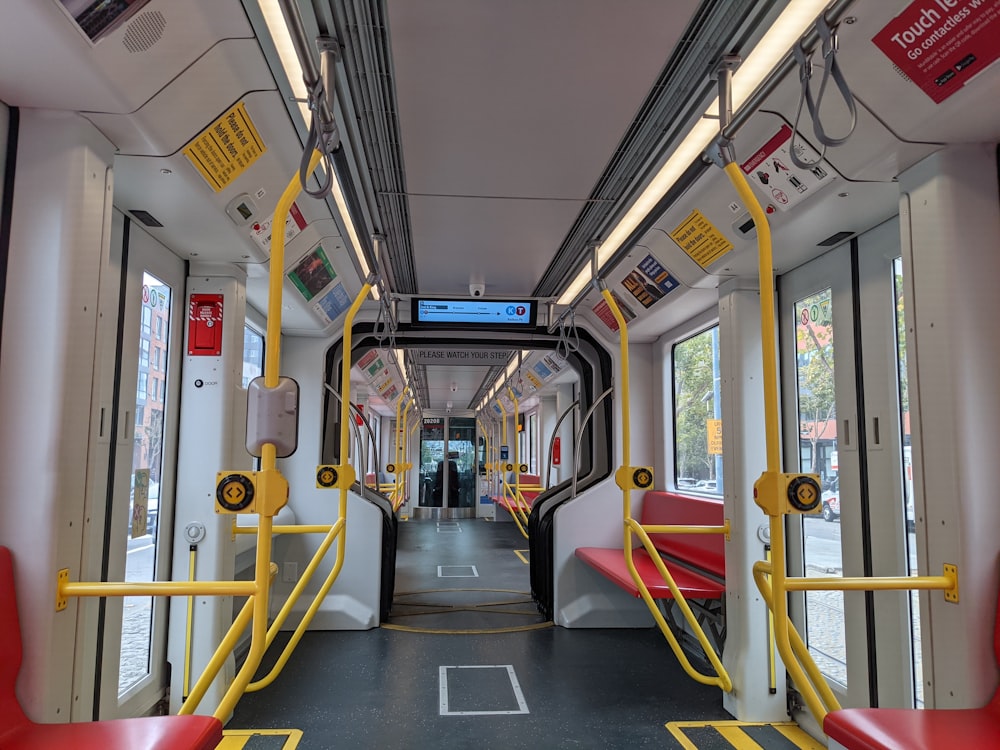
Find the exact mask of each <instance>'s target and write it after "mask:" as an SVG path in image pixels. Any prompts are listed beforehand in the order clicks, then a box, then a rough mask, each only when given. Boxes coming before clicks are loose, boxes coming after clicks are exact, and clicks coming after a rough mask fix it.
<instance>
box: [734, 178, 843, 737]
mask: <svg viewBox="0 0 1000 750" xmlns="http://www.w3.org/2000/svg"><path fill="white" fill-rule="evenodd" d="M724 169H725V172H726V175H727V176H728V177H729V180H730V181H731V182H732V184H733V187H734V188H735V189H736V192H737V193H738V194H739V197H740V200H741V201H742V202H743V205H744V206H746V208H747V210H748V211H749V212H750V216H751V218H752V219H753V223H754V228H755V229H756V230H757V249H758V269H757V272H758V276H759V279H760V328H761V355H762V357H763V360H764V361H763V370H764V378H763V380H764V441H765V443H764V444H765V450H766V455H767V471H768V472H769V473H778V472H780V471H781V453H780V446H779V442H778V439H779V432H778V422H779V412H778V363H777V345H776V344H775V335H774V327H775V312H774V307H775V305H774V263H773V259H772V251H771V226H770V224H769V223H768V221H767V214H765V213H764V209H763V208H761V205H760V202H759V201H758V200H757V197H756V196H755V195H754V194H753V190H752V189H751V187H750V185H749V184H748V183H747V181H746V177H744V176H743V172H742V170H740V168H739V166H738V165H737V164H736V163H735V162H729V163H728V164H726V166H725V168H724ZM784 518H785V517H784V515H782V514H777V515H773V516H771V517H770V529H771V559H772V560H773V563H772V564H771V571H770V572H771V586H772V591H773V596H772V608H773V612H774V640H775V644H776V645H777V647H778V653H779V654H781V658H782V660H783V661H784V662H785V668H786V669H787V670H788V671H789V673H790V674H791V676H792V680H793V681H794V682H795V684H796V685H797V686H798V687H799V689H800V691H801V692H802V697H803V699H804V700H805V701H806V704H807V705H808V706H809V710H810V711H812V713H813V716H815V717H816V719H817V721H819V722H820V725H822V723H823V718H824V717H825V716H826V714H827V709H826V708H825V707H824V706H823V703H822V701H821V700H820V698H819V696H818V695H817V694H816V690H815V688H816V687H818V686H813V685H812V683H811V682H810V681H809V680H808V678H807V677H806V674H805V672H804V671H803V669H802V665H801V664H800V663H799V661H798V659H796V658H795V655H794V654H793V653H792V649H791V645H790V641H789V638H790V635H789V620H788V600H787V598H786V590H785V578H786V577H787V572H786V571H785V562H786V552H785V525H784ZM824 686H825V682H824ZM810 688H812V689H810Z"/></svg>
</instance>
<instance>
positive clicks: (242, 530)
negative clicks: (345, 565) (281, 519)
mask: <svg viewBox="0 0 1000 750" xmlns="http://www.w3.org/2000/svg"><path fill="white" fill-rule="evenodd" d="M331 528H333V526H332V525H331V524H328V523H325V524H302V525H301V526H284V525H281V526H272V527H271V533H272V534H325V533H327V532H328V531H329V530H330V529H331ZM234 533H236V534H256V533H257V527H256V526H237V527H236V528H235V529H234Z"/></svg>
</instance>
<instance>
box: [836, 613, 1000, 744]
mask: <svg viewBox="0 0 1000 750" xmlns="http://www.w3.org/2000/svg"><path fill="white" fill-rule="evenodd" d="M993 651H994V656H995V657H996V660H997V665H1000V600H998V602H997V618H996V623H995V624H994V626H993ZM823 731H824V732H826V734H827V735H828V736H829V737H830V739H832V740H836V741H837V742H839V743H840V744H841V745H843V746H844V747H846V748H848V750H896V748H906V750H936V749H937V748H944V747H961V748H969V750H972V749H973V748H976V750H978V749H979V748H1000V687H998V688H997V691H996V693H995V694H994V695H993V700H991V701H990V702H989V703H988V704H986V705H985V706H984V707H983V708H952V709H949V708H922V709H914V708H910V709H907V708H845V709H842V710H840V711H832V712H830V713H829V714H827V715H826V719H824V721H823Z"/></svg>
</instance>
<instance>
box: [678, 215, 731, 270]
mask: <svg viewBox="0 0 1000 750" xmlns="http://www.w3.org/2000/svg"><path fill="white" fill-rule="evenodd" d="M670 239H672V240H673V241H674V242H676V243H677V246H678V247H680V249H681V250H683V251H684V252H685V253H687V254H688V255H689V256H691V260H693V261H694V262H695V263H697V264H698V265H699V266H701V267H702V268H706V269H707V268H708V267H709V266H710V265H712V264H713V263H714V262H715V261H717V260H718V259H719V258H721V257H722V256H723V255H725V254H726V253H728V252H729V251H730V250H732V249H733V243H732V242H730V241H729V240H727V239H726V237H725V235H723V234H722V232H720V231H719V230H718V229H716V228H715V227H714V226H713V225H712V222H710V221H709V220H708V219H706V218H705V215H704V214H702V212H701V211H698V210H697V209H696V210H694V211H692V212H691V215H690V216H688V217H687V218H686V219H684V221H682V222H681V223H680V226H678V227H677V229H675V230H674V231H672V232H671V233H670Z"/></svg>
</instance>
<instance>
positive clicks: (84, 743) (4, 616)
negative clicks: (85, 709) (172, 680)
mask: <svg viewBox="0 0 1000 750" xmlns="http://www.w3.org/2000/svg"><path fill="white" fill-rule="evenodd" d="M20 669H21V629H20V624H19V622H18V617H17V596H16V594H15V591H14V566H13V561H12V559H11V554H10V550H9V549H7V548H6V547H0V748H3V750H48V749H49V748H53V749H55V748H58V749H59V750H67V748H68V749H69V750H139V749H140V748H141V749H142V750H214V748H215V747H216V746H218V744H219V743H220V742H222V723H221V722H220V721H219V720H218V719H216V718H215V717H213V716H151V717H144V718H138V719H115V720H113V721H92V722H79V723H71V724H36V723H35V722H33V721H31V720H30V719H29V718H28V717H27V716H25V714H24V711H23V710H22V709H21V705H20V703H19V702H18V700H17V695H16V693H15V691H14V685H15V683H16V681H17V674H18V672H19V671H20Z"/></svg>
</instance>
